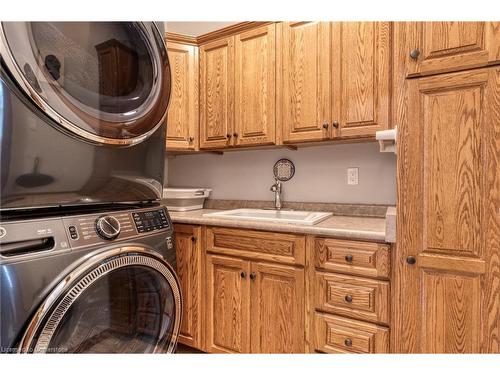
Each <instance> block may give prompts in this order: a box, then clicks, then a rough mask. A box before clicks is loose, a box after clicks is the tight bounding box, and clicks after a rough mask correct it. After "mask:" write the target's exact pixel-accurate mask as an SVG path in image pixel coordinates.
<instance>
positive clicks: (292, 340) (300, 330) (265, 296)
mask: <svg viewBox="0 0 500 375" xmlns="http://www.w3.org/2000/svg"><path fill="white" fill-rule="evenodd" d="M251 268H252V269H251V272H252V273H251V275H250V276H251V279H250V280H251V284H252V287H251V293H252V294H251V295H252V298H251V300H252V302H251V306H252V307H251V308H252V310H251V311H252V313H251V322H252V328H251V332H252V353H304V352H305V312H304V294H305V292H304V270H303V269H301V268H298V267H292V266H284V265H278V264H267V263H257V262H253V263H252V267H251Z"/></svg>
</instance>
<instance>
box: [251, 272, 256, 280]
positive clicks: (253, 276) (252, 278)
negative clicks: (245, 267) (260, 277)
mask: <svg viewBox="0 0 500 375" xmlns="http://www.w3.org/2000/svg"><path fill="white" fill-rule="evenodd" d="M250 280H255V273H253V272H252V273H251V274H250Z"/></svg>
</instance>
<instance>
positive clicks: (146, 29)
mask: <svg viewBox="0 0 500 375" xmlns="http://www.w3.org/2000/svg"><path fill="white" fill-rule="evenodd" d="M2 29H3V35H2V38H3V40H2V44H4V43H5V44H6V47H7V50H8V53H7V54H6V59H5V60H6V62H7V65H8V67H9V70H10V71H11V73H12V74H13V75H14V78H16V80H17V81H18V82H19V84H20V86H21V87H22V88H23V89H24V91H25V92H26V94H27V95H28V96H29V97H31V98H32V99H33V101H34V102H35V103H36V104H37V105H38V106H39V107H40V108H41V109H42V110H43V111H45V113H46V114H47V115H49V116H50V117H52V118H53V119H54V120H56V122H57V123H58V124H60V125H62V126H65V127H67V128H68V129H70V130H72V131H73V132H75V133H77V134H79V135H80V136H84V137H86V138H88V139H90V140H93V141H99V142H104V143H113V142H112V140H131V139H135V138H141V137H144V136H145V135H147V134H148V133H150V132H151V131H152V130H153V129H155V128H156V127H157V126H159V125H160V124H161V122H162V120H163V118H164V115H165V113H166V109H167V105H168V99H169V94H170V70H169V64H168V58H167V54H166V50H165V47H164V43H163V40H162V37H161V35H160V34H159V32H158V30H157V29H156V26H155V25H154V24H153V23H133V22H4V23H2ZM2 47H3V46H2ZM114 143H119V144H123V143H131V142H114Z"/></svg>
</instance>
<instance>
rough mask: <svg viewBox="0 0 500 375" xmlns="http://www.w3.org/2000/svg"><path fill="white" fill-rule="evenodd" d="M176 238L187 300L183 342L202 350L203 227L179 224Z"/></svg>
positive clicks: (184, 308)
mask: <svg viewBox="0 0 500 375" xmlns="http://www.w3.org/2000/svg"><path fill="white" fill-rule="evenodd" d="M174 237H175V250H176V257H177V276H178V277H179V280H180V284H181V291H182V298H183V312H182V324H181V329H180V336H179V342H180V343H182V344H185V345H189V346H191V347H193V348H197V349H202V345H203V338H202V334H203V332H202V324H203V320H204V319H203V311H202V298H203V295H204V282H203V280H204V275H203V272H202V270H203V269H202V259H201V258H202V252H201V242H200V241H201V227H199V226H193V225H182V224H175V225H174ZM193 239H194V240H193Z"/></svg>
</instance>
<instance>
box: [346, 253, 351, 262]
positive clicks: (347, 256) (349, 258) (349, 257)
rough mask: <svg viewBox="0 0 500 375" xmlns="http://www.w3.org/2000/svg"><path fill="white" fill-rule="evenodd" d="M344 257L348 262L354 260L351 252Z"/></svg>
mask: <svg viewBox="0 0 500 375" xmlns="http://www.w3.org/2000/svg"><path fill="white" fill-rule="evenodd" d="M344 259H345V261H346V262H348V263H351V262H352V255H351V254H349V255H346V256H345V258H344Z"/></svg>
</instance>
